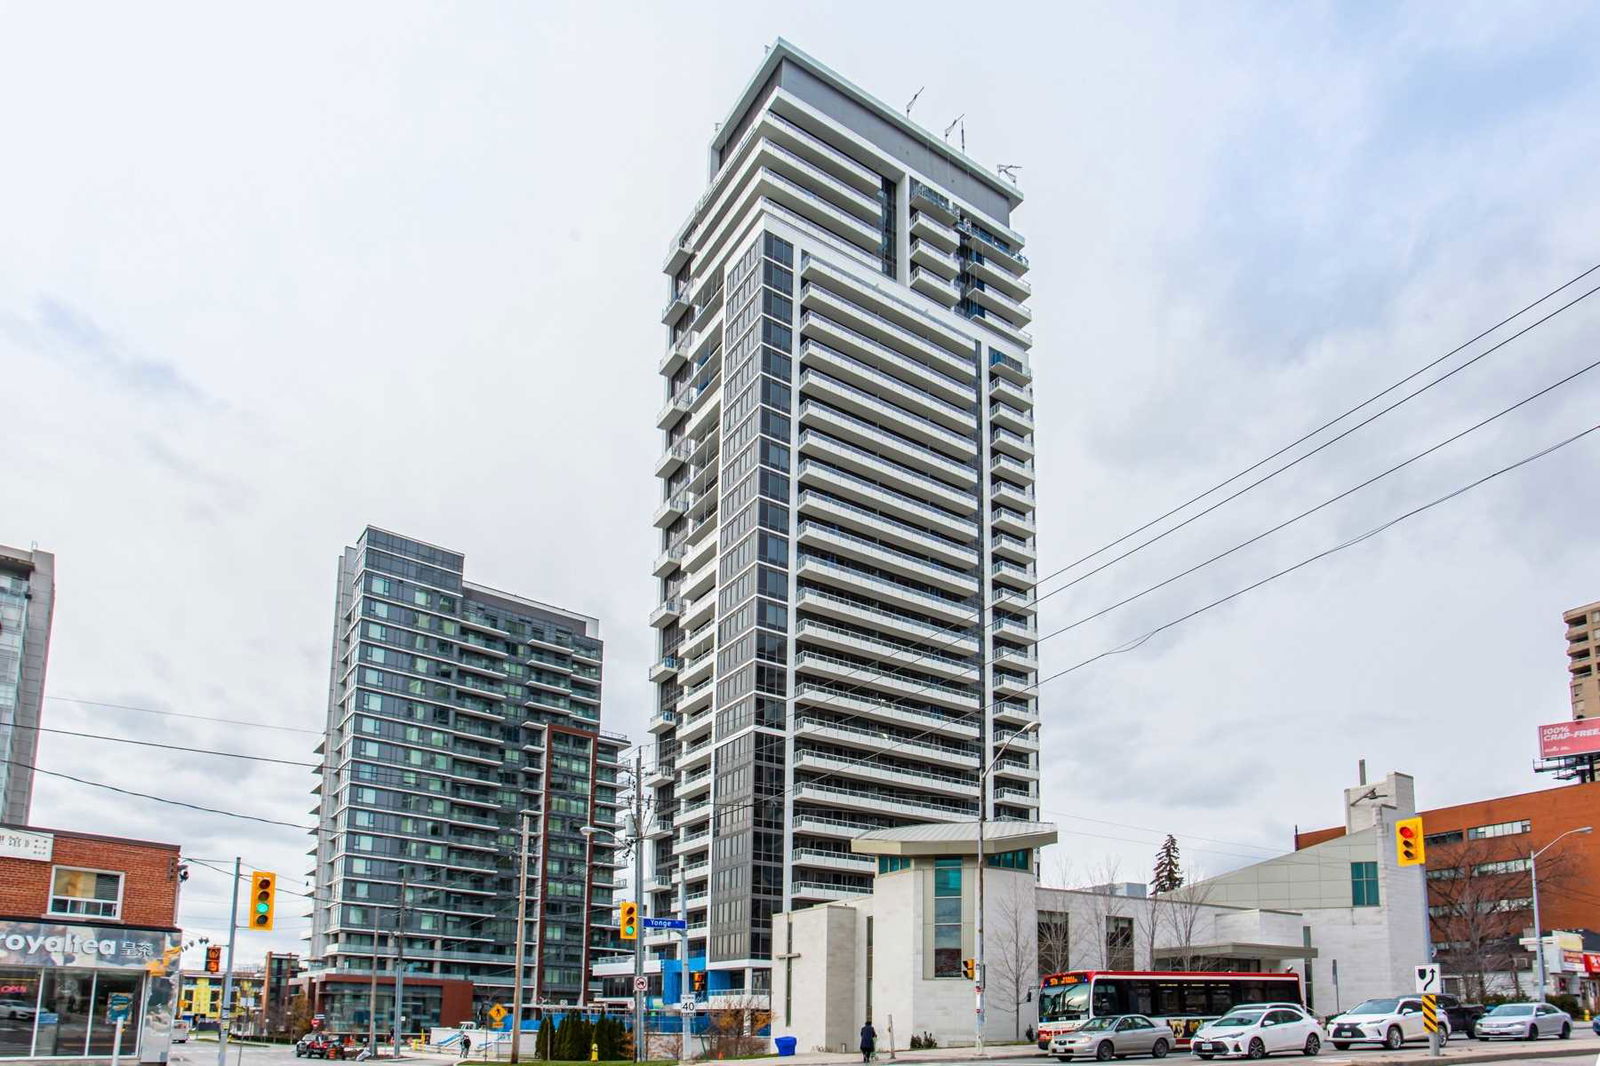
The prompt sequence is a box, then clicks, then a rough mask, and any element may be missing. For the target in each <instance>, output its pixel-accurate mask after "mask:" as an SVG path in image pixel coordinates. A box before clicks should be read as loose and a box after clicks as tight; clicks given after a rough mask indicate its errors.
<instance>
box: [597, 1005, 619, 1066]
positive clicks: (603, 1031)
mask: <svg viewBox="0 0 1600 1066" xmlns="http://www.w3.org/2000/svg"><path fill="white" fill-rule="evenodd" d="M594 1042H595V1043H596V1044H599V1045H600V1061H601V1062H616V1061H617V1060H619V1059H621V1058H622V1023H621V1022H619V1021H617V1020H616V1019H615V1018H612V1017H610V1016H607V1017H604V1018H601V1019H600V1020H599V1021H598V1022H596V1023H595V1025H594Z"/></svg>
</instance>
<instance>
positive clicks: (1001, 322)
mask: <svg viewBox="0 0 1600 1066" xmlns="http://www.w3.org/2000/svg"><path fill="white" fill-rule="evenodd" d="M980 310H985V313H984V314H976V313H969V314H967V320H968V321H970V322H976V323H978V324H979V325H982V326H987V327H988V328H989V329H991V330H993V331H994V332H995V333H996V334H997V335H998V336H999V337H1000V339H1001V340H1003V341H1005V342H1007V343H1008V344H1013V345H1016V346H1017V347H1018V348H1023V349H1026V348H1032V347H1033V334H1031V333H1029V332H1028V331H1027V330H1025V329H1023V328H1022V327H1020V326H1017V325H1015V324H1014V323H1012V322H1009V321H1007V320H1006V319H1004V318H1002V317H1001V316H1000V315H998V314H996V313H993V312H988V311H986V309H983V308H980Z"/></svg>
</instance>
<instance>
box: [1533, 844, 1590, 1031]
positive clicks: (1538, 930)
mask: <svg viewBox="0 0 1600 1066" xmlns="http://www.w3.org/2000/svg"><path fill="white" fill-rule="evenodd" d="M1593 831H1594V826H1591V825H1585V826H1580V827H1579V828H1577V829H1568V830H1567V831H1566V832H1565V833H1562V834H1561V835H1560V836H1558V837H1556V838H1555V839H1554V840H1552V841H1551V842H1550V843H1548V844H1546V845H1545V846H1544V847H1542V848H1540V849H1539V850H1538V851H1532V852H1529V853H1528V891H1529V895H1531V896H1532V897H1533V940H1534V945H1535V946H1534V951H1535V952H1536V953H1537V954H1538V956H1539V1002H1540V1003H1543V1002H1544V986H1545V978H1546V974H1545V965H1544V927H1543V926H1542V925H1540V924H1539V856H1541V855H1543V854H1544V853H1545V852H1547V851H1549V850H1550V849H1551V848H1553V847H1555V846H1556V845H1557V844H1559V843H1561V841H1563V840H1565V839H1566V838H1567V837H1569V836H1572V835H1573V834H1574V833H1591V832H1593Z"/></svg>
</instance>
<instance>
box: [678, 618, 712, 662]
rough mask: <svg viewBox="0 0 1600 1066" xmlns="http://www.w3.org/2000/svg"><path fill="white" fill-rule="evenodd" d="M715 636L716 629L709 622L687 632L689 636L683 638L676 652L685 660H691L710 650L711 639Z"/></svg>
mask: <svg viewBox="0 0 1600 1066" xmlns="http://www.w3.org/2000/svg"><path fill="white" fill-rule="evenodd" d="M716 635H717V633H716V627H715V626H714V625H712V624H711V623H709V622H708V623H706V624H705V625H703V626H700V627H698V628H696V629H692V630H690V631H689V635H688V636H686V637H684V638H683V643H682V644H680V645H679V646H678V652H679V654H681V655H683V656H684V657H685V658H692V657H693V656H696V655H698V654H700V653H701V652H703V651H705V650H707V649H708V648H710V647H711V643H712V638H714V637H715V636H716Z"/></svg>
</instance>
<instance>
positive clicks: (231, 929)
mask: <svg viewBox="0 0 1600 1066" xmlns="http://www.w3.org/2000/svg"><path fill="white" fill-rule="evenodd" d="M239 861H240V860H239V859H238V857H237V856H236V857H235V858H234V860H233V902H232V903H230V904H229V905H228V968H227V970H225V971H224V972H223V976H222V1009H221V1010H220V1011H218V1012H217V1013H218V1014H220V1015H221V1022H222V1024H221V1025H219V1026H217V1066H228V1026H230V1025H232V1024H233V948H234V944H235V943H236V941H237V940H238V937H239Z"/></svg>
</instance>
